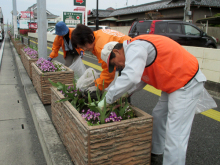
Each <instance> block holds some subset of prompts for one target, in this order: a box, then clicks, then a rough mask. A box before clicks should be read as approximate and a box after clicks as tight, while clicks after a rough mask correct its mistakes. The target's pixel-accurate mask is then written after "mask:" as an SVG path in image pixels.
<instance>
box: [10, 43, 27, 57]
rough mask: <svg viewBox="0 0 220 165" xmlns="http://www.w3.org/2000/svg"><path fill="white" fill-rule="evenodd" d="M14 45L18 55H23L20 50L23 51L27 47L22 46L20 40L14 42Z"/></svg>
mask: <svg viewBox="0 0 220 165" xmlns="http://www.w3.org/2000/svg"><path fill="white" fill-rule="evenodd" d="M13 44H14V47H15V49H16V51H17V53H18V54H19V55H20V54H21V52H20V50H21V49H22V48H23V47H25V45H24V44H22V43H21V41H20V40H14V42H13Z"/></svg>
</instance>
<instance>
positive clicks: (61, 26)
mask: <svg viewBox="0 0 220 165" xmlns="http://www.w3.org/2000/svg"><path fill="white" fill-rule="evenodd" d="M55 28H56V34H57V36H56V37H55V39H54V42H53V47H52V52H51V53H50V56H49V58H48V61H51V60H52V59H53V58H56V57H57V56H58V52H59V50H60V47H62V49H63V57H64V59H65V65H66V66H67V67H69V66H70V65H71V64H72V62H73V59H74V58H75V57H77V56H79V54H81V55H82V54H83V50H82V49H75V48H73V47H72V44H71V34H72V32H73V30H74V28H68V27H67V26H66V24H65V23H64V22H63V21H60V22H58V23H57V24H56V26H55Z"/></svg>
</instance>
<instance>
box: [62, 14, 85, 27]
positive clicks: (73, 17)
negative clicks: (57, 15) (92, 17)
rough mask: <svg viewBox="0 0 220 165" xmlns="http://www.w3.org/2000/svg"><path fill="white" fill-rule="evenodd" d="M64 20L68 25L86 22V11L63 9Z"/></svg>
mask: <svg viewBox="0 0 220 165" xmlns="http://www.w3.org/2000/svg"><path fill="white" fill-rule="evenodd" d="M63 22H65V24H66V25H77V24H84V12H81V11H63Z"/></svg>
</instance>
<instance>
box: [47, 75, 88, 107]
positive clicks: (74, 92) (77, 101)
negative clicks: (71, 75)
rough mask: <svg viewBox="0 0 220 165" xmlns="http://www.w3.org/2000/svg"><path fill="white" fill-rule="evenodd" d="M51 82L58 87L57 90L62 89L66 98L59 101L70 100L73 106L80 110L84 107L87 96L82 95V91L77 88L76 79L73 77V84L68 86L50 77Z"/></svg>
mask: <svg viewBox="0 0 220 165" xmlns="http://www.w3.org/2000/svg"><path fill="white" fill-rule="evenodd" d="M48 80H49V81H50V83H51V84H52V85H53V86H54V87H56V88H57V90H59V91H61V93H62V94H63V95H64V97H65V98H63V99H61V100H58V101H57V102H63V101H69V102H70V103H71V104H72V106H73V107H74V108H75V109H76V110H77V111H80V110H81V109H82V107H83V106H84V105H85V98H83V97H82V92H81V91H80V90H79V89H76V84H75V80H74V79H73V86H67V85H65V84H62V83H60V82H57V83H54V82H52V81H51V80H50V79H48Z"/></svg>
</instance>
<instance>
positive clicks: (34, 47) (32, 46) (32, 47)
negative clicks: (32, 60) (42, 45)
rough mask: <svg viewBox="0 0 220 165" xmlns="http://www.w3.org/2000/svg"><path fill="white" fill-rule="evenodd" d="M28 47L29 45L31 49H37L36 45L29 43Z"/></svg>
mask: <svg viewBox="0 0 220 165" xmlns="http://www.w3.org/2000/svg"><path fill="white" fill-rule="evenodd" d="M29 47H30V48H31V49H34V50H36V51H38V47H37V46H36V45H30V46H29Z"/></svg>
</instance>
